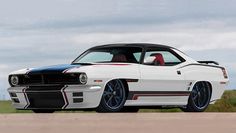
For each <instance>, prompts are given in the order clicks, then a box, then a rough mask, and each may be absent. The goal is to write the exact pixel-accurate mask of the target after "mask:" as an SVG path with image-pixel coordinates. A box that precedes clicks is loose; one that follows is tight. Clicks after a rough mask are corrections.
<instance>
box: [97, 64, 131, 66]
mask: <svg viewBox="0 0 236 133" xmlns="http://www.w3.org/2000/svg"><path fill="white" fill-rule="evenodd" d="M94 65H110V66H127V65H130V64H94Z"/></svg>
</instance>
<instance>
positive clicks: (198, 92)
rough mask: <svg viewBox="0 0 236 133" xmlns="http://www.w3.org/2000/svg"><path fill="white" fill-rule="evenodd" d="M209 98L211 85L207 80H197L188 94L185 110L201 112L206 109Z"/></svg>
mask: <svg viewBox="0 0 236 133" xmlns="http://www.w3.org/2000/svg"><path fill="white" fill-rule="evenodd" d="M210 99H211V87H210V84H209V83H207V82H197V83H196V84H195V85H194V87H193V90H192V92H191V94H190V96H189V100H188V104H187V106H186V108H182V110H183V111H185V112H203V111H204V110H206V108H207V107H208V105H209V103H210Z"/></svg>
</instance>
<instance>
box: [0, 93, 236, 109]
mask: <svg viewBox="0 0 236 133" xmlns="http://www.w3.org/2000/svg"><path fill="white" fill-rule="evenodd" d="M59 112H80V113H81V112H94V111H59ZM139 112H181V110H180V109H179V108H171V109H140V111H139ZM206 112H236V90H227V91H225V92H224V95H223V96H222V98H221V99H220V100H218V101H216V103H215V104H213V105H209V107H208V108H207V110H206ZM0 113H32V111H30V110H16V109H14V108H13V107H12V105H11V101H0Z"/></svg>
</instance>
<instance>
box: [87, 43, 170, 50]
mask: <svg viewBox="0 0 236 133" xmlns="http://www.w3.org/2000/svg"><path fill="white" fill-rule="evenodd" d="M109 47H141V48H149V47H151V48H172V47H170V46H167V45H161V44H152V43H115V44H106V45H100V46H95V47H92V48H91V49H99V48H109Z"/></svg>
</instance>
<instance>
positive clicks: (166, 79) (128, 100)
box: [8, 43, 229, 113]
mask: <svg viewBox="0 0 236 133" xmlns="http://www.w3.org/2000/svg"><path fill="white" fill-rule="evenodd" d="M228 81H229V80H228V76H227V72H226V70H225V68H224V67H222V66H219V64H218V63H217V62H214V61H195V60H193V59H192V58H190V57H188V56H187V55H185V54H184V53H183V52H181V51H179V50H177V49H175V48H173V47H169V46H164V45H156V44H144V43H135V44H109V45H102V46H96V47H93V48H90V49H89V50H87V51H85V52H84V53H82V54H81V55H80V56H79V57H78V58H77V59H75V60H74V61H73V62H72V63H71V64H67V65H57V66H49V67H42V68H27V69H22V70H19V71H15V72H12V73H11V74H10V75H9V83H10V85H11V87H10V88H9V89H8V91H9V94H10V97H11V99H12V101H13V106H14V107H15V108H16V109H23V110H24V109H27V110H33V111H34V112H36V113H40V112H41V113H43V112H48V113H49V112H54V111H55V110H64V109H65V110H66V109H67V110H71V109H89V108H95V109H96V111H98V112H120V111H131V112H132V111H133V112H136V111H138V109H139V108H142V107H180V108H181V109H182V110H183V111H188V112H202V111H204V110H205V109H206V108H207V106H208V105H209V104H210V103H214V102H215V101H216V100H217V99H220V98H221V96H222V94H223V92H224V90H225V87H226V85H227V84H228Z"/></svg>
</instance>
